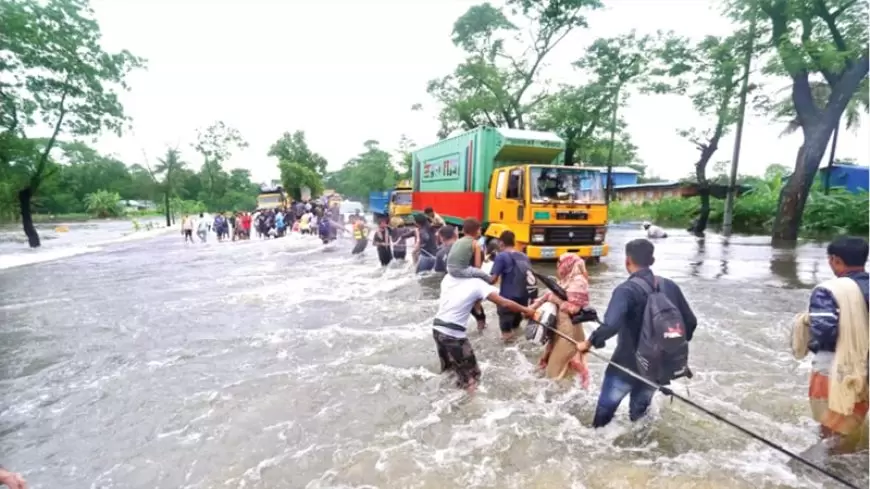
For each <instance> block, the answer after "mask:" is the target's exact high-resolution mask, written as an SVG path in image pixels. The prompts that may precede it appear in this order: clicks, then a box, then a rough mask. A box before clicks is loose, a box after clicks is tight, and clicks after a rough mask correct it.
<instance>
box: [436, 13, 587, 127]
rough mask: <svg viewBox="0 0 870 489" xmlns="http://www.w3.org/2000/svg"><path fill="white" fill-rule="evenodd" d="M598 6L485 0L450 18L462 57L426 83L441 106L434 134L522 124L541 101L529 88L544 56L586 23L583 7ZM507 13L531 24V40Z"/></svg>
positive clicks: (520, 125)
mask: <svg viewBox="0 0 870 489" xmlns="http://www.w3.org/2000/svg"><path fill="white" fill-rule="evenodd" d="M600 6H601V3H600V1H599V0H508V1H507V4H506V7H507V9H500V8H496V7H494V6H493V5H492V4H490V3H488V2H487V3H483V4H480V5H475V6H473V7H471V8H469V9H468V11H467V12H466V13H465V14H463V15H462V16H461V17H459V18H458V19H457V20H456V22H455V23H454V25H453V36H452V40H453V44H454V45H455V46H457V47H459V48H461V49H462V50H463V51H465V53H466V59H465V61H463V62H462V63H460V64H459V65H458V66H457V67H456V69H455V70H454V71H453V73H452V74H450V75H447V76H445V77H443V78H440V79H436V80H432V81H430V82H429V85H428V88H427V91H428V93H429V94H430V95H431V96H432V97H433V98H435V99H436V100H438V102H439V103H440V104H441V106H442V111H441V114H440V120H441V125H442V127H441V130H440V131H439V136H441V137H446V136H447V134H449V133H450V132H451V131H453V130H456V129H465V130H467V129H472V128H474V127H478V126H482V125H489V126H507V127H512V128H524V127H525V124H526V122H525V118H526V115H527V114H529V113H530V112H531V111H532V110H533V109H534V107H535V105H537V104H538V103H539V102H540V101H541V100H543V94H541V93H530V91H529V89H530V88H531V87H532V85H533V84H534V82H535V81H537V80H536V78H537V75H538V72H539V70H540V68H541V66H542V63H543V61H544V59H545V58H546V57H547V55H548V54H549V53H550V52H551V51H552V50H553V48H555V47H556V46H557V45H558V44H559V43H560V42H561V41H562V40H563V39H565V37H566V36H567V35H568V34H569V33H570V32H571V31H573V30H574V29H576V28H577V27H584V26H585V25H586V19H585V17H584V15H583V12H584V11H586V10H592V9H597V8H599V7H600ZM506 12H507V13H509V14H510V16H511V17H517V18H524V23H525V22H527V23H530V24H531V26H532V27H531V31H532V32H531V42H528V40H527V38H526V37H525V32H524V29H520V28H519V27H518V26H517V24H518V23H519V22H517V23H515V22H513V21H512V20H511V19H510V18H509V17H508V15H506ZM515 52H520V53H521V54H518V55H517V54H513V53H515Z"/></svg>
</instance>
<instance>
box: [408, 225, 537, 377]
mask: <svg viewBox="0 0 870 489" xmlns="http://www.w3.org/2000/svg"><path fill="white" fill-rule="evenodd" d="M424 219H425V218H424ZM484 299H486V300H489V301H490V302H492V303H494V304H495V305H496V306H498V307H501V308H504V309H508V310H510V311H514V312H517V313H519V314H523V315H525V316H526V317H529V318H534V317H535V311H534V310H533V309H531V308H530V307H527V306H524V305H520V304H517V303H516V302H514V301H511V300H508V299H505V298H504V297H502V296H500V295H499V294H498V289H496V288H495V287H494V286H492V285H490V284H488V283H486V282H484V281H483V280H479V279H476V278H456V277H453V276H451V275H450V274H447V275H445V276H444V278H443V279H442V280H441V297H440V299H439V304H438V312H437V313H435V319H434V320H433V321H432V336H433V338H434V339H435V348H436V350H437V352H438V359H439V360H440V362H441V372H442V373H444V372H453V373H455V374H456V377H457V382H456V384H457V386H458V387H460V388H462V389H466V390H467V391H468V392H469V393H473V392H474V390H475V388H476V387H477V383H478V382H479V380H480V367H478V365H477V358H475V356H474V350H473V349H472V348H471V343H470V342H469V341H468V337H467V335H466V329H465V325H466V324H467V323H468V317H469V316H470V315H471V309H472V308H473V307H474V305H475V304H477V303H478V302H480V301H482V300H484Z"/></svg>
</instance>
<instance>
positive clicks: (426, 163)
mask: <svg viewBox="0 0 870 489" xmlns="http://www.w3.org/2000/svg"><path fill="white" fill-rule="evenodd" d="M564 150H565V142H564V141H563V140H562V138H560V137H559V136H558V135H556V134H555V133H551V132H541V131H526V130H522V129H505V128H494V127H479V128H476V129H473V130H471V131H467V132H464V133H462V134H458V135H456V136H453V137H450V138H448V139H444V140H442V141H439V142H437V143H435V144H432V145H430V146H427V147H425V148H421V149H419V150H417V151H415V152H414V153H413V160H412V165H411V175H412V180H413V187H414V198H413V206H414V210H415V211H417V212H422V211H423V210H424V209H425V208H427V207H432V208H433V209H435V211H436V212H438V213H439V214H440V215H441V216H442V217H444V218H445V219H446V220H448V221H451V222H453V223H456V224H458V223H460V222H461V221H462V220H463V219H465V218H468V217H474V218H476V219H478V220H480V221H484V216H486V208H485V207H486V202H487V198H486V193H487V190H488V186H489V178H490V176H491V175H492V172H493V170H495V169H496V168H500V167H503V166H511V165H518V164H529V163H536V164H546V165H551V164H561V163H562V161H563V155H564Z"/></svg>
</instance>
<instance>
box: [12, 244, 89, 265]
mask: <svg viewBox="0 0 870 489" xmlns="http://www.w3.org/2000/svg"><path fill="white" fill-rule="evenodd" d="M102 249H103V248H102V247H100V246H71V247H68V248H46V249H39V248H36V249H33V250H30V249H28V250H24V251H21V252H17V253H9V254H4V255H0V270H6V269H9V268H15V267H21V266H24V265H32V264H34V263H44V262H48V261H53V260H59V259H61V258H69V257H72V256H78V255H84V254H86V253H95V252H97V251H101V250H102Z"/></svg>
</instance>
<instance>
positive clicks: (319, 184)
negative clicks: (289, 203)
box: [278, 160, 323, 200]
mask: <svg viewBox="0 0 870 489" xmlns="http://www.w3.org/2000/svg"><path fill="white" fill-rule="evenodd" d="M278 169H279V170H280V171H281V185H282V186H283V187H284V190H286V191H287V192H289V193H290V195H291V196H292V197H293V199H294V200H301V199H302V188H303V187H307V188H308V189H309V190H310V191H311V195H312V196H316V195H320V194H322V193H323V179H322V178H321V177H320V175H319V174H318V173H317V172H315V171H314V170H312V169H311V168H309V167H308V166H306V165H304V164H302V163H297V162H295V161H286V160H282V161H280V162H279V163H278Z"/></svg>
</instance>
